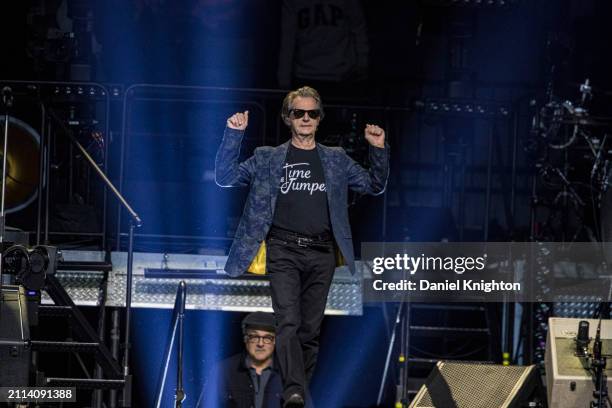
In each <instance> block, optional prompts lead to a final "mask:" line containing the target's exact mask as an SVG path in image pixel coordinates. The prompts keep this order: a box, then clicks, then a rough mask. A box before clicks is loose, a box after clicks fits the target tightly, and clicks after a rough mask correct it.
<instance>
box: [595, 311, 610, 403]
mask: <svg viewBox="0 0 612 408" xmlns="http://www.w3.org/2000/svg"><path fill="white" fill-rule="evenodd" d="M591 368H594V369H595V391H593V397H594V399H593V401H591V408H606V407H608V403H607V402H606V401H607V399H608V377H607V376H606V374H605V371H604V370H605V368H606V357H605V356H604V355H603V354H602V353H601V316H599V323H598V324H597V335H596V336H595V342H594V343H593V359H592V360H591Z"/></svg>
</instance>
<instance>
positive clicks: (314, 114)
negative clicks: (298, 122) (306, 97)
mask: <svg viewBox="0 0 612 408" xmlns="http://www.w3.org/2000/svg"><path fill="white" fill-rule="evenodd" d="M289 114H292V115H293V117H294V118H296V119H301V118H303V117H304V115H305V114H308V117H309V118H310V119H317V118H318V117H319V116H321V109H310V110H306V109H290V110H289Z"/></svg>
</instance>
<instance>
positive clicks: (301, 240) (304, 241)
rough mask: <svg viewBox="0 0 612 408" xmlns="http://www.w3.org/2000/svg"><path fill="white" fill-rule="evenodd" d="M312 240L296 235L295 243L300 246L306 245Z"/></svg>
mask: <svg viewBox="0 0 612 408" xmlns="http://www.w3.org/2000/svg"><path fill="white" fill-rule="evenodd" d="M311 242H312V239H310V238H305V237H298V239H297V245H298V246H299V247H302V248H306V247H308V244H309V243H311Z"/></svg>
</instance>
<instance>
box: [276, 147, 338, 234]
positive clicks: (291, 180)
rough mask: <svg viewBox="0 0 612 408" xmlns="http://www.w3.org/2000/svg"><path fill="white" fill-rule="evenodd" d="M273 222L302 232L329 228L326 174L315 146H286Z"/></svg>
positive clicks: (320, 231)
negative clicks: (307, 147) (302, 147)
mask: <svg viewBox="0 0 612 408" xmlns="http://www.w3.org/2000/svg"><path fill="white" fill-rule="evenodd" d="M272 225H273V226H275V227H278V228H282V229H285V230H289V231H293V232H296V233H298V234H304V235H319V234H322V233H327V232H329V231H330V227H329V212H328V210H327V193H326V184H325V175H324V173H323V166H322V165H321V159H320V158H319V153H318V152H317V149H312V150H304V149H299V148H297V147H295V146H293V145H292V144H290V145H289V149H288V150H287V157H286V158H285V164H284V165H283V173H282V177H281V181H280V185H279V191H278V198H277V200H276V210H275V211H274V219H273V221H272Z"/></svg>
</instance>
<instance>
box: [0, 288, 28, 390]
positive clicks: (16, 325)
mask: <svg viewBox="0 0 612 408" xmlns="http://www.w3.org/2000/svg"><path fill="white" fill-rule="evenodd" d="M1 290H2V292H0V386H2V387H6V386H27V385H29V372H30V364H31V352H30V348H29V347H26V344H27V343H28V342H29V340H30V325H29V322H28V302H27V299H26V294H25V290H24V288H23V287H21V286H4V287H2V288H1Z"/></svg>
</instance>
